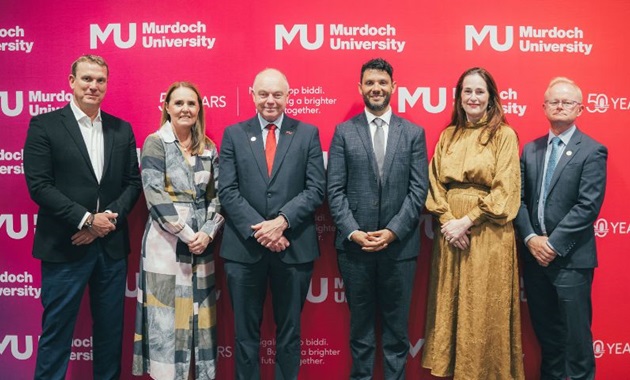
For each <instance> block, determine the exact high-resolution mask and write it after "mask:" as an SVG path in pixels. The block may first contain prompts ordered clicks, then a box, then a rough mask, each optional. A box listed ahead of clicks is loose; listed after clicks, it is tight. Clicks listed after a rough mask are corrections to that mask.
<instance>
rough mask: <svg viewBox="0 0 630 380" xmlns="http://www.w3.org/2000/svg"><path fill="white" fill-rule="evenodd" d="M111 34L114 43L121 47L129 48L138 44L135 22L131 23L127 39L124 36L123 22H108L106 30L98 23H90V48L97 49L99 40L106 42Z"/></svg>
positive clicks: (102, 42)
mask: <svg viewBox="0 0 630 380" xmlns="http://www.w3.org/2000/svg"><path fill="white" fill-rule="evenodd" d="M111 34H113V39H114V44H115V45H116V46H117V47H118V48H120V49H129V48H130V47H132V46H134V45H135V44H136V36H137V29H136V24H135V23H133V22H132V23H130V24H129V27H128V30H127V40H126V41H125V40H123V37H122V36H123V34H122V24H107V26H106V27H105V30H103V29H101V27H100V26H99V25H98V24H90V49H96V48H97V46H98V42H99V41H100V43H101V44H104V43H105V41H107V39H108V38H109V36H110V35H111Z"/></svg>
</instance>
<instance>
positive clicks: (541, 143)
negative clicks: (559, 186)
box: [535, 136, 547, 199]
mask: <svg viewBox="0 0 630 380" xmlns="http://www.w3.org/2000/svg"><path fill="white" fill-rule="evenodd" d="M535 144H536V145H535V146H536V166H535V167H536V173H535V174H536V189H537V193H536V199H538V198H539V197H540V191H541V189H542V180H543V173H544V171H545V152H546V151H547V136H545V137H542V138H540V139H538V140H537V141H536V143H535Z"/></svg>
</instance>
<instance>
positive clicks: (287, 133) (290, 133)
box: [284, 131, 293, 135]
mask: <svg viewBox="0 0 630 380" xmlns="http://www.w3.org/2000/svg"><path fill="white" fill-rule="evenodd" d="M284 134H285V135H292V134H293V131H286V132H284Z"/></svg>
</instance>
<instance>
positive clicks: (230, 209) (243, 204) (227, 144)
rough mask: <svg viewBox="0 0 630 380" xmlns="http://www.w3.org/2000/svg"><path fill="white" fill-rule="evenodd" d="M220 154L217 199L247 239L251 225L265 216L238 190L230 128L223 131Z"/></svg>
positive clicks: (250, 233) (262, 219)
mask: <svg viewBox="0 0 630 380" xmlns="http://www.w3.org/2000/svg"><path fill="white" fill-rule="evenodd" d="M220 155H221V159H220V160H219V172H220V173H221V176H220V177H219V201H220V202H221V205H222V208H223V210H224V212H225V213H226V214H227V215H228V216H229V220H230V222H231V223H233V224H234V226H235V227H236V230H237V231H238V232H239V233H240V234H241V237H242V238H243V239H247V238H249V237H251V236H252V233H253V231H252V225H254V224H258V223H260V222H262V221H264V220H265V218H263V217H262V215H260V214H259V213H258V211H256V209H254V208H253V207H252V205H250V204H249V202H248V201H247V200H246V199H245V198H243V196H242V195H241V192H240V190H239V180H238V167H237V162H236V151H235V147H234V139H233V136H232V129H231V128H227V129H226V130H225V132H223V140H222V142H221V152H220Z"/></svg>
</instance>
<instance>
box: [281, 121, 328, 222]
mask: <svg viewBox="0 0 630 380" xmlns="http://www.w3.org/2000/svg"><path fill="white" fill-rule="evenodd" d="M325 192H326V174H325V171H324V158H323V154H322V146H321V143H320V141H319V130H318V129H317V128H312V133H311V136H310V139H309V142H308V158H307V162H306V175H305V183H304V189H303V190H302V191H301V192H300V193H299V194H298V195H296V196H295V197H293V198H292V199H291V200H289V201H288V202H287V203H286V204H285V205H284V206H282V207H281V208H280V213H281V214H284V215H286V217H287V219H288V220H289V222H290V224H291V226H298V225H300V224H302V223H304V222H305V221H306V220H309V219H311V218H312V215H313V213H314V212H315V209H316V208H317V207H319V206H320V205H321V204H322V202H323V201H324V193H325Z"/></svg>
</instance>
